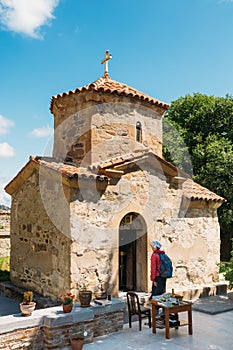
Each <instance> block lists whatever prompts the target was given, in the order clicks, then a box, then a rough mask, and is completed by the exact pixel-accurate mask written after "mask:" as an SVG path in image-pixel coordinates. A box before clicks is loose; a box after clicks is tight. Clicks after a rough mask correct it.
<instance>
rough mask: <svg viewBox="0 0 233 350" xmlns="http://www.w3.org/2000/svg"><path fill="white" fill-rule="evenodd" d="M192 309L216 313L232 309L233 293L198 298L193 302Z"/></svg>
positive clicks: (211, 313)
mask: <svg viewBox="0 0 233 350" xmlns="http://www.w3.org/2000/svg"><path fill="white" fill-rule="evenodd" d="M193 310H196V311H200V312H204V313H207V314H210V315H216V314H219V313H222V312H227V311H231V310H233V293H228V294H224V295H214V296H211V297H205V298H200V299H198V300H196V301H195V302H194V304H193Z"/></svg>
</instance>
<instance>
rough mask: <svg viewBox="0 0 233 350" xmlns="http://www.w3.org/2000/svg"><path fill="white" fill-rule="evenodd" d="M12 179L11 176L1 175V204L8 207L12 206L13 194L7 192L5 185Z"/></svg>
mask: <svg viewBox="0 0 233 350" xmlns="http://www.w3.org/2000/svg"><path fill="white" fill-rule="evenodd" d="M10 180H11V178H4V177H3V178H1V177H0V204H3V205H6V206H7V207H10V204H11V196H10V195H9V194H7V193H6V192H5V190H4V187H5V186H6V185H7V184H8V182H9V181H10Z"/></svg>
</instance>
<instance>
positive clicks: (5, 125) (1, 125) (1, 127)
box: [0, 114, 15, 135]
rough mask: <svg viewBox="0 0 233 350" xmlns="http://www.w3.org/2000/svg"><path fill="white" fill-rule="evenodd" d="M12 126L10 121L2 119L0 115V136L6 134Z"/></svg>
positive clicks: (12, 123)
mask: <svg viewBox="0 0 233 350" xmlns="http://www.w3.org/2000/svg"><path fill="white" fill-rule="evenodd" d="M14 125H15V123H14V122H13V121H12V120H10V119H7V118H5V117H3V115H1V114H0V135H3V134H7V133H8V129H9V128H11V127H12V126H14Z"/></svg>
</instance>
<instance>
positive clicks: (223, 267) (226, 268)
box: [219, 240, 233, 289]
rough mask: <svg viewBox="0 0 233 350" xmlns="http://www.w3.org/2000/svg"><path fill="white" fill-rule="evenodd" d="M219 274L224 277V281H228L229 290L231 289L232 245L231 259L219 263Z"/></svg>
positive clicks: (232, 276)
mask: <svg viewBox="0 0 233 350" xmlns="http://www.w3.org/2000/svg"><path fill="white" fill-rule="evenodd" d="M232 242H233V240H232ZM219 272H220V273H222V274H223V275H224V277H225V280H227V281H229V288H230V289H231V288H233V244H232V251H231V259H230V261H229V262H221V263H220V264H219Z"/></svg>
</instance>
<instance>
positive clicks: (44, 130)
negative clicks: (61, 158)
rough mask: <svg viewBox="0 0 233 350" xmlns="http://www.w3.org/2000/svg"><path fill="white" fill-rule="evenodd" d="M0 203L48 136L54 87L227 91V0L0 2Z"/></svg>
mask: <svg viewBox="0 0 233 350" xmlns="http://www.w3.org/2000/svg"><path fill="white" fill-rule="evenodd" d="M0 48H1V51H0V52H1V54H0V62H1V64H0V204H6V205H9V204H10V197H9V196H8V195H6V194H5V192H4V190H3V188H4V186H5V185H6V184H7V183H8V182H9V181H10V180H11V179H12V178H13V177H14V176H15V175H16V174H17V172H18V171H19V170H20V169H21V168H22V167H23V166H24V165H25V163H26V162H27V161H28V159H29V156H30V155H43V154H45V148H46V145H47V143H48V141H49V140H51V137H52V128H53V116H52V115H51V114H50V111H49V103H50V99H51V97H52V96H53V95H56V94H58V93H62V92H65V91H69V90H72V89H75V88H77V87H80V86H83V85H85V84H88V83H91V82H92V81H94V80H96V79H98V78H99V77H100V76H102V75H103V66H102V65H101V64H100V61H101V59H102V58H103V57H104V52H105V50H106V49H109V51H110V52H111V53H112V55H113V59H112V60H111V62H110V63H109V75H110V76H111V78H112V79H114V80H118V81H121V82H124V83H127V84H128V85H130V86H133V87H135V88H137V89H138V90H140V91H143V92H145V93H147V94H149V95H151V96H153V97H156V98H158V99H159V100H161V101H163V102H166V103H170V102H171V101H173V100H176V99H177V98H178V97H180V96H184V95H186V94H193V93H194V92H200V93H203V94H207V95H215V96H225V95H226V94H227V93H229V94H233V83H232V82H233V0H160V1H159V0H145V1H139V0H117V1H111V0H108V1H107V0H101V1H98V0H89V1H80V0H60V1H59V0H0Z"/></svg>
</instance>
